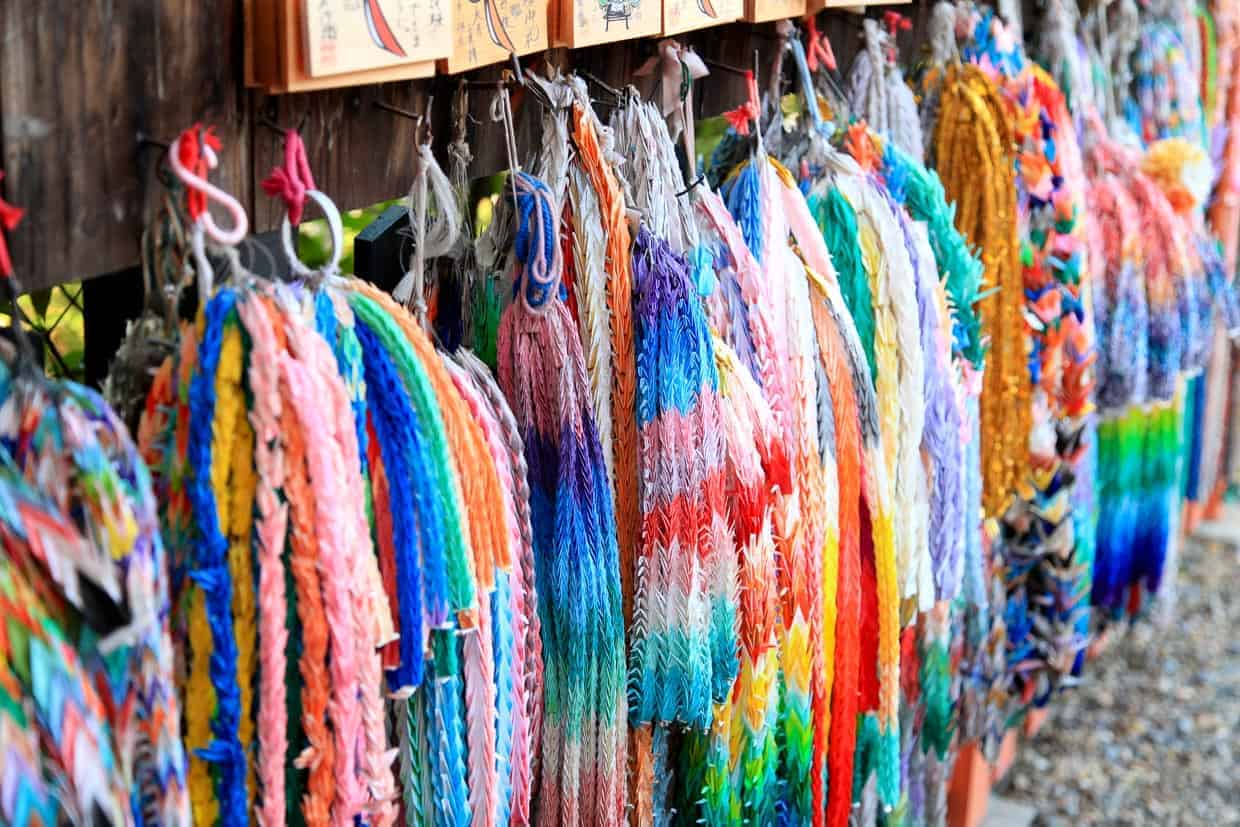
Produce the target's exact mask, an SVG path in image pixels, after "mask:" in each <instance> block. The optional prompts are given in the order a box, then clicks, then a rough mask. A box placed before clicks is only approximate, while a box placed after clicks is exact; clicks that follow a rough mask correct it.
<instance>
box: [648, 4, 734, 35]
mask: <svg viewBox="0 0 1240 827" xmlns="http://www.w3.org/2000/svg"><path fill="white" fill-rule="evenodd" d="M744 6H745V3H744V0H663V34H664V35H673V34H679V33H680V32H687V31H690V30H692V29H701V28H705V27H707V26H717V25H719V24H720V23H728V22H730V21H732V20H736V19H737V18H739V17H740V16H741V14H743V13H744V10H745V8H744Z"/></svg>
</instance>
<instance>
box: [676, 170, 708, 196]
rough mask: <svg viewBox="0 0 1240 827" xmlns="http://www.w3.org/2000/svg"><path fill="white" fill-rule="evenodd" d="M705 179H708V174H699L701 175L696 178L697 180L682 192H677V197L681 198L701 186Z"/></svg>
mask: <svg viewBox="0 0 1240 827" xmlns="http://www.w3.org/2000/svg"><path fill="white" fill-rule="evenodd" d="M705 180H706V176H705V175H699V176H698V177H697V179H696V180H695V181H694V182H693V183H692V184H690V185H689V186H687V187H685V188H684V189H682V190H681V191H680V192H678V193H676V197H677V198H680V197H682V196H685V195H688V194H689V193H691V192H693V191H694V190H695V189H697V188H698V187H700V186H701V185H702V182H703V181H705Z"/></svg>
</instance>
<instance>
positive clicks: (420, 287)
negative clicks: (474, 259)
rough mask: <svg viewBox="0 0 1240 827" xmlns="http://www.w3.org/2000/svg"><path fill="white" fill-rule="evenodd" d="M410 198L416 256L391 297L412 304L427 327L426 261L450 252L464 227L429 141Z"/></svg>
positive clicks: (416, 165)
mask: <svg viewBox="0 0 1240 827" xmlns="http://www.w3.org/2000/svg"><path fill="white" fill-rule="evenodd" d="M409 199H410V205H409V225H410V227H411V229H412V231H413V256H412V259H411V261H410V267H409V271H408V272H406V273H405V276H404V278H402V279H401V280H400V283H399V284H397V285H396V289H395V290H393V291H392V296H393V298H395V299H396V300H397V301H398V302H400V303H401V304H403V305H405V306H407V307H409V308H410V309H411V310H412V311H413V313H414V315H415V316H416V317H417V319H418V322H419V323H421V324H422V325H423V326H425V324H426V262H427V260H429V259H432V258H438V257H439V256H443V255H447V254H448V253H450V252H451V251H452V248H453V247H454V246H455V245H456V239H457V237H458V236H459V234H460V229H461V215H460V209H459V207H458V205H457V201H456V196H455V193H454V192H453V190H452V183H451V182H450V181H449V180H448V176H447V175H446V174H444V171H443V168H442V167H440V166H439V162H438V161H436V160H435V156H434V155H433V154H432V153H431V147H430V144H429V143H425V144H421V145H420V146H419V147H418V151H417V156H416V158H415V162H414V174H413V186H412V188H411V189H410V193H409ZM432 208H433V209H432ZM428 221H429V224H428Z"/></svg>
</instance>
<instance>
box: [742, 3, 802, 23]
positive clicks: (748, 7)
mask: <svg viewBox="0 0 1240 827" xmlns="http://www.w3.org/2000/svg"><path fill="white" fill-rule="evenodd" d="M805 4H806V0H745V20H747V21H748V22H750V23H766V22H768V21H771V20H783V19H784V18H788V17H804V16H805Z"/></svg>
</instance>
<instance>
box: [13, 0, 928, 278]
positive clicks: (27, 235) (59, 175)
mask: <svg viewBox="0 0 1240 827" xmlns="http://www.w3.org/2000/svg"><path fill="white" fill-rule="evenodd" d="M284 1H285V0H279V2H284ZM245 2H246V3H248V4H249V6H248V8H249V10H250V11H251V12H257V14H255V16H254V18H253V20H252V25H253V26H254V27H255V31H258V30H260V29H261V28H262V27H263V26H268V27H269V28H270V30H272V31H274V28H273V27H274V25H275V24H276V17H277V15H275V14H274V13H273V12H274V11H275V9H274V8H273V7H274V6H275V5H276V4H275V3H274V2H272V0H245ZM643 2H649V3H650V5H651V7H652V8H655V9H659V8H660V6H659V5H658V4H657V3H656V2H655V1H654V0H643ZM929 8H930V6H929V4H928V3H922V4H919V5H918V6H917V7H916V11H917V15H916V18H917V25H916V26H915V30H920V28H919V27H920V25H921V22H922V21H921V19H922V18H923V17H924V14H925V13H928V11H929ZM850 18H851V15H845V14H838V13H836V14H831V15H827V16H826V17H825V18H824V21H823V23H822V24H821V30H822V31H824V32H826V33H828V34H829V35H830V36H831V39H832V43H833V44H834V45H835V51H836V54H837V56H838V57H839V60H840V66H841V68H846V67H847V66H848V63H849V61H850V60H851V57H852V55H853V54H854V53H855V52H856V44H857V37H856V31H857V30H856V24H855V18H851V20H850ZM660 22H661V21H660ZM244 26H245V20H244V15H243V0H235V2H232V3H201V2H198V3H191V2H189V0H110V2H108V3H82V2H80V0H0V43H2V44H3V45H2V46H0V127H3V129H2V131H0V167H2V168H3V169H4V170H5V171H6V172H7V173H8V176H7V177H6V179H5V181H4V183H3V184H2V185H0V186H2V187H3V188H4V190H3V192H4V195H5V197H6V198H7V199H8V200H9V201H11V202H13V203H14V204H17V205H20V206H23V207H25V208H26V210H27V213H26V215H27V217H26V220H25V221H24V222H23V223H22V225H21V226H20V227H19V228H18V230H17V231H16V232H15V233H13V234H12V235H11V238H10V248H11V250H12V254H13V259H14V264H15V266H16V269H17V275H18V278H19V279H20V281H21V283H22V284H23V286H24V287H26V288H27V289H35V288H38V287H43V286H47V285H50V284H57V283H60V282H66V281H76V280H80V279H84V278H90V277H93V276H96V275H101V274H104V273H112V272H116V271H120V270H123V269H125V268H127V267H131V266H133V265H134V264H136V263H137V261H138V239H139V236H140V234H141V231H142V225H143V216H144V208H143V205H144V203H145V202H146V201H147V200H149V199H152V197H153V196H154V195H157V194H158V192H157V190H156V187H157V186H158V184H157V183H155V182H154V179H153V176H152V175H151V171H152V168H153V165H154V163H155V161H156V158H157V156H158V152H157V151H154V150H152V149H151V148H149V147H148V148H146V149H140V147H139V144H138V135H139V133H143V134H145V135H148V136H150V137H154V138H158V139H162V140H165V141H168V140H172V139H173V138H175V137H176V136H177V134H178V133H179V132H180V131H181V130H182V129H184V128H185V127H187V126H189V125H191V124H193V123H194V122H196V121H201V122H203V123H208V124H214V125H215V126H216V130H217V133H218V134H219V136H220V138H221V140H222V141H223V150H222V152H221V153H220V162H221V163H220V168H219V169H218V170H217V171H216V174H215V175H214V176H213V180H215V181H216V182H217V183H218V184H219V185H220V186H222V187H223V188H224V189H226V190H228V191H229V192H232V193H234V194H235V195H236V196H237V197H238V198H239V199H240V200H241V202H242V204H244V205H245V206H246V207H247V208H248V209H249V211H250V215H251V218H252V221H251V225H252V227H253V229H254V230H255V231H265V230H270V229H272V228H273V227H275V226H276V224H277V223H278V221H279V218H280V210H279V208H278V203H277V202H273V201H272V200H271V199H270V198H268V197H267V196H266V195H265V194H264V193H263V192H262V190H261V189H260V187H259V182H261V181H262V179H263V178H264V177H266V176H267V174H268V173H269V172H270V171H271V169H272V167H273V166H275V165H276V164H277V163H279V162H280V160H281V159H282V157H283V153H282V147H281V137H280V136H279V135H278V134H276V133H275V132H273V131H272V130H270V129H267V128H266V127H263V126H260V125H259V122H260V120H262V119H264V118H266V119H270V120H271V121H273V122H275V123H277V124H282V125H286V126H293V125H297V124H299V123H301V122H302V120H303V118H304V119H305V128H304V130H303V135H304V137H305V141H306V146H307V151H308V154H309V160H310V165H311V168H312V169H313V170H314V174H315V178H316V183H317V184H318V187H319V188H320V189H321V190H323V191H324V192H326V193H328V194H330V195H331V196H332V198H333V199H335V201H336V202H337V204H339V206H340V207H341V208H342V209H346V210H347V209H353V208H357V207H363V206H366V205H369V204H373V203H375V202H377V201H383V200H387V199H391V198H396V197H399V196H402V195H404V194H405V193H406V192H407V191H408V187H409V183H410V180H411V178H412V175H413V123H412V122H411V121H408V120H406V119H404V118H400V117H397V116H394V115H392V114H390V113H388V112H385V111H382V110H380V109H378V108H376V107H375V106H374V102H375V101H376V100H386V101H388V102H390V103H393V104H395V105H397V106H401V107H403V108H406V109H420V108H421V107H422V106H423V105H424V101H425V98H426V95H428V94H433V95H434V97H435V107H434V123H435V125H436V129H435V140H436V145H437V150H436V152H437V155H438V156H439V157H441V158H443V157H446V155H445V153H444V151H443V147H444V144H445V142H446V141H447V140H448V138H449V128H448V107H449V103H450V100H451V97H452V95H451V92H452V89H453V88H454V86H455V84H454V81H453V80H452V79H450V78H435V79H425V80H405V81H400V82H393V83H385V84H384V85H382V86H378V85H366V86H360V87H355V88H349V89H337V90H329V91H315V92H307V93H305V94H296V95H284V96H270V95H267V94H265V93H263V92H261V91H258V90H250V89H247V88H246V86H245V82H246V75H245V66H246V61H245V55H244V43H245V38H244ZM756 29H758V30H761V31H762V32H764V33H765V34H764V35H759V34H756V33H755V30H756ZM770 31H771V27H770V26H769V25H764V26H760V27H755V26H753V25H750V24H747V23H735V24H729V25H725V26H718V27H713V28H710V29H704V30H700V31H692V32H687V33H685V34H683V35H678V38H679V39H681V40H682V41H684V42H685V43H688V44H691V45H692V46H694V48H696V49H697V50H698V52H699V53H700V54H702V55H703V56H705V57H708V58H712V59H716V60H720V61H722V62H724V63H729V64H732V65H735V66H742V67H748V66H751V65H752V63H753V53H754V50H755V49H757V50H759V51H761V54H762V58H761V65H762V69H763V71H766V69H767V67H769V66H770V59H771V55H772V53H773V49H774V48H775V46H776V42H775V41H774V40H772V39H771V38H770V37H769V35H770ZM654 48H655V42H654V41H653V40H649V39H646V40H639V41H633V42H629V43H625V44H623V45H617V44H614V43H609V44H606V45H601V46H597V47H593V48H587V49H582V50H577V51H571V52H570V51H566V50H563V49H555V50H552V51H550V52H548V53H546V54H547V59H549V60H551V61H552V62H553V63H555V64H556V65H558V66H560V67H562V68H565V69H568V68H572V67H573V66H579V67H581V68H584V69H587V70H589V71H590V72H592V73H594V74H595V75H597V76H599V77H600V78H602V79H603V80H604V81H606V82H608V83H610V84H612V85H615V86H621V85H624V84H626V83H629V82H631V81H632V72H633V70H634V69H636V68H637V67H638V66H640V65H641V64H642V63H643V62H644V61H645V59H646V58H647V57H649V56H650V55H651V54H652V53H653V51H654ZM284 57H285V56H283V55H271V54H263V55H260V54H259V53H258V52H256V53H255V54H254V55H253V56H252V62H251V64H250V65H251V67H252V71H253V72H255V73H258V72H260V71H263V70H262V69H261V68H260V67H261V66H262V65H263V64H264V62H265V61H267V60H283V59H284ZM542 59H543V58H542V56H541V55H540V56H539V57H531V58H527V59H526V61H527V65H537V64H538V62H539V61H540V60H542ZM497 71H498V69H497V68H492V69H489V70H483V74H484V75H486V76H489V77H494V76H495V75H496V74H497ZM760 82H761V83H762V84H763V85H764V87H765V84H766V80H765V79H761V80H760ZM744 96H745V90H744V85H743V82H742V81H740V80H739V79H737V78H732V77H725V76H724V75H716V76H715V77H713V78H711V80H710V81H709V82H707V83H704V84H700V85H699V87H698V88H697V90H696V91H695V93H694V100H695V105H696V109H697V114H698V116H699V117H709V116H712V115H716V114H718V113H719V112H722V111H724V110H725V109H731V108H733V107H735V106H737V105H738V104H739V103H741V102H742V101H743V100H744ZM520 98H521V95H520V94H518V95H517V99H518V104H519V107H520V108H523V109H525V113H524V114H522V115H521V117H520V118H519V121H521V122H529V121H536V120H537V117H536V116H537V115H538V110H537V107H536V105H534V104H532V103H531V102H530V101H529V100H528V99H527V100H526V101H525V102H524V103H522V102H520ZM488 105H489V96H488V95H485V94H481V93H478V94H474V95H473V96H472V101H471V110H472V113H473V116H474V125H473V127H472V134H471V141H472V145H473V152H474V156H475V160H474V163H473V166H472V168H471V171H472V173H473V174H475V175H485V174H491V173H494V172H496V171H498V170H501V169H503V168H504V167H505V164H506V162H505V158H504V152H503V148H502V147H503V142H502V141H501V140H498V135H499V132H498V129H499V127H498V126H497V125H496V124H493V123H491V122H490V118H489V115H488V109H487V107H488ZM519 114H520V113H519ZM604 114H606V113H604ZM538 140H539V136H538V135H537V134H536V133H535V132H533V131H529V130H525V131H522V132H521V133H520V134H519V145H520V146H521V148H522V151H523V152H528V150H529V149H530V148H531V147H534V146H537V143H538ZM312 217H313V212H312Z"/></svg>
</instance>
